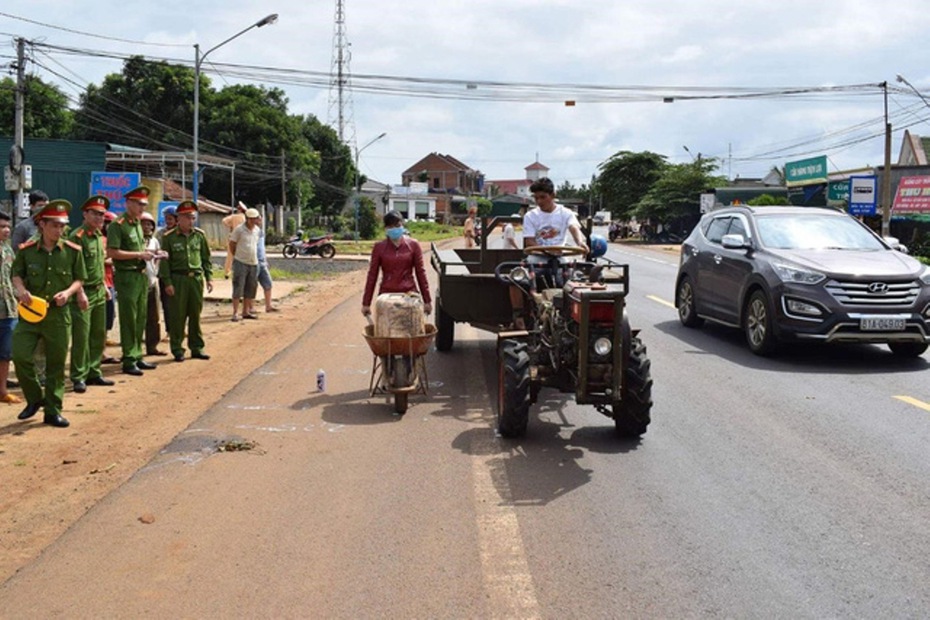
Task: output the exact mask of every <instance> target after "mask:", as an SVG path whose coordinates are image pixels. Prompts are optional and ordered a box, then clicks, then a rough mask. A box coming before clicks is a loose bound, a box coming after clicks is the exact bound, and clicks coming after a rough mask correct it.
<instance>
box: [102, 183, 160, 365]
mask: <svg viewBox="0 0 930 620" xmlns="http://www.w3.org/2000/svg"><path fill="white" fill-rule="evenodd" d="M125 198H126V213H125V214H123V215H121V216H119V217H118V218H116V220H115V221H113V222H111V223H110V225H109V226H107V258H112V259H113V284H114V285H115V287H116V298H117V304H116V306H117V310H118V312H119V340H120V346H121V347H122V349H123V360H122V361H123V372H124V373H126V374H127V375H136V376H141V375H142V371H143V370H152V369H154V368H155V364H150V363H148V362H146V361H145V360H143V359H142V337H143V335H144V333H145V321H146V319H147V317H148V294H149V279H148V275H146V273H145V261H148V260H152V258H153V254H152V252H150V251H148V250H146V249H145V239H143V237H142V224H141V219H140V218H141V217H142V212H143V211H144V210H145V207H146V205H148V203H149V188H147V187H145V186H144V185H142V186H139V187H136V188H135V189H131V190H129V192H128V193H126V194H125Z"/></svg>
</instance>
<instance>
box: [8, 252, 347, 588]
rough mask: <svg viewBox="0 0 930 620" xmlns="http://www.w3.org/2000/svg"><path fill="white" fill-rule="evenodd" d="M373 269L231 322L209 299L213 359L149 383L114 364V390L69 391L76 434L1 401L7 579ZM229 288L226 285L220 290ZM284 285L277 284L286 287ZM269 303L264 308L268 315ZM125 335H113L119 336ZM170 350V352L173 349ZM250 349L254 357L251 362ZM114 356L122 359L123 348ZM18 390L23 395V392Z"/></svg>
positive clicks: (302, 289) (168, 371)
mask: <svg viewBox="0 0 930 620" xmlns="http://www.w3.org/2000/svg"><path fill="white" fill-rule="evenodd" d="M364 278H365V270H364V269H358V270H355V271H350V272H348V273H341V274H338V273H332V274H329V275H328V276H327V277H326V278H325V279H323V280H315V281H312V282H308V283H306V284H305V285H304V286H298V287H296V288H294V287H293V286H292V287H283V286H282V287H281V288H282V289H284V288H291V289H292V290H293V292H292V293H291V295H290V296H288V297H287V298H285V299H283V300H281V301H279V302H278V306H279V307H280V309H281V312H277V313H269V314H265V313H262V314H260V318H259V320H257V321H239V322H238V323H232V322H230V320H229V319H230V316H231V312H232V310H231V306H230V304H229V302H228V301H225V302H221V301H208V302H207V303H206V304H205V307H204V313H203V327H204V337H205V340H206V343H207V347H206V350H205V352H207V353H209V354H210V355H211V356H212V359H210V360H209V361H201V360H191V359H187V360H185V361H184V362H183V363H177V362H174V361H173V359H172V358H171V357H170V356H167V357H150V358H147V359H148V361H150V362H154V363H157V364H158V365H159V367H158V368H157V369H156V370H152V371H148V372H146V373H145V376H144V377H130V376H128V375H124V374H121V373H120V367H119V365H118V364H116V365H105V366H104V367H103V368H104V374H105V376H107V377H109V378H111V379H114V380H115V381H116V385H115V386H114V387H94V386H91V387H89V388H88V390H87V392H86V393H85V394H75V393H73V392H71V391H70V384H69V386H68V390H69V391H68V392H67V393H66V394H65V400H64V412H63V414H64V416H65V417H66V418H68V419H69V420H70V421H71V426H70V427H69V428H66V429H58V428H52V427H50V426H46V425H44V424H42V422H41V420H42V414H41V413H40V414H39V415H37V416H36V418H33V420H30V421H27V422H21V421H18V420H17V419H16V415H17V414H18V413H19V411H20V410H21V408H22V405H3V404H0V540H2V541H3V544H2V545H0V582H2V581H5V580H6V579H8V578H9V577H10V576H11V575H13V573H15V572H16V571H17V570H18V569H19V568H20V567H22V566H24V565H25V564H27V563H28V562H29V561H30V560H32V559H33V558H34V557H36V556H37V555H38V554H39V552H41V550H42V549H43V548H45V547H46V546H47V545H48V544H49V543H51V542H52V541H54V540H55V539H56V538H57V537H58V536H59V535H61V534H62V533H63V532H64V531H65V530H67V528H68V527H69V526H70V525H71V524H72V523H73V522H75V521H76V520H77V519H79V518H80V517H81V515H83V514H84V513H85V512H86V511H87V510H89V509H90V508H91V507H92V506H93V505H94V504H95V503H96V502H97V501H99V500H100V499H101V498H103V497H104V496H105V495H106V494H107V493H109V492H110V491H111V490H113V489H115V488H116V487H118V486H119V485H120V484H122V483H123V482H125V481H126V480H127V479H128V478H129V477H131V476H132V475H133V473H134V472H136V471H137V470H138V469H139V468H140V467H142V466H143V465H145V464H146V463H147V462H148V461H149V460H150V459H152V457H154V456H155V455H156V454H157V453H158V451H159V450H160V449H161V448H162V447H164V446H165V445H166V444H167V443H168V442H170V441H171V439H172V438H173V437H174V436H175V435H177V434H178V433H179V432H181V431H182V430H183V429H185V428H186V427H187V426H189V425H190V424H191V423H192V422H193V421H194V420H196V419H197V418H198V417H199V416H200V415H201V414H202V413H203V412H205V411H206V410H207V409H209V407H210V406H211V405H213V404H214V403H215V402H216V401H218V400H219V399H220V398H221V397H222V396H223V395H224V394H225V393H226V392H228V391H229V390H230V389H232V388H233V387H234V386H235V385H236V384H237V383H238V382H239V381H240V380H241V379H242V378H243V377H245V376H246V375H247V374H248V373H250V372H252V371H253V370H254V369H255V368H257V367H259V366H261V365H262V364H264V363H265V362H266V361H267V360H269V359H270V358H271V357H272V356H274V355H275V354H276V353H277V352H278V351H280V350H281V349H282V348H283V347H285V346H287V345H289V344H290V343H291V342H293V341H294V340H295V339H297V338H298V337H299V336H300V335H301V334H302V333H303V332H304V331H306V330H307V329H308V327H309V326H310V325H311V324H312V323H314V322H315V321H316V320H317V319H319V318H320V317H321V316H323V315H324V314H325V313H326V312H327V311H329V310H330V309H331V308H333V307H334V306H335V305H337V304H339V303H340V302H342V301H344V300H345V299H347V298H348V297H350V296H351V295H354V294H357V293H359V292H360V291H361V290H362V288H363V286H364ZM219 284H222V283H219ZM277 284H278V283H276V285H277ZM263 306H264V304H262V303H260V302H259V303H257V304H256V307H257V308H259V309H261V308H263ZM115 332H116V330H115V329H114V330H113V331H111V337H114V334H115ZM161 348H163V349H164V350H166V351H167V349H168V346H167V343H166V342H163V343H162V345H161ZM244 351H248V354H247V355H243V352H244ZM107 352H108V353H109V354H110V355H113V356H116V357H118V356H119V355H120V353H119V349H118V347H109V348H108V350H107ZM12 392H13V393H15V394H19V395H21V393H20V392H19V391H18V390H12Z"/></svg>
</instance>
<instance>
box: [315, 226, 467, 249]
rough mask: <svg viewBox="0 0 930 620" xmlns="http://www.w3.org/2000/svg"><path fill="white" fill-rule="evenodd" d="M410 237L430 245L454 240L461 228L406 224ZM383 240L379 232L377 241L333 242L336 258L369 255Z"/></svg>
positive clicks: (382, 233)
mask: <svg viewBox="0 0 930 620" xmlns="http://www.w3.org/2000/svg"><path fill="white" fill-rule="evenodd" d="M405 226H406V228H407V230H409V231H410V235H411V236H412V237H413V238H414V239H416V240H417V241H420V242H422V243H431V242H433V241H443V240H445V239H454V238H457V237H461V236H462V227H461V226H447V225H445V224H436V223H434V222H407V224H406V225H405ZM383 239H384V231H383V230H379V235H378V238H377V239H361V240H359V241H334V242H333V245H335V246H336V256H339V254H350V255H363V256H368V255H369V254H371V248H372V247H374V245H375V244H376V243H378V242H379V241H382V240H383Z"/></svg>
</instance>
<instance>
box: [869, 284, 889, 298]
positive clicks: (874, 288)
mask: <svg viewBox="0 0 930 620" xmlns="http://www.w3.org/2000/svg"><path fill="white" fill-rule="evenodd" d="M869 292H870V293H873V294H875V295H884V294H885V293H887V292H888V285H887V284H885V283H884V282H872V283H871V284H869Z"/></svg>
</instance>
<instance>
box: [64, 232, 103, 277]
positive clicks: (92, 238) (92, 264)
mask: <svg viewBox="0 0 930 620" xmlns="http://www.w3.org/2000/svg"><path fill="white" fill-rule="evenodd" d="M71 241H73V242H74V243H76V244H78V245H79V246H81V253H82V254H83V255H84V268H85V269H86V270H87V279H86V280H84V288H93V287H96V286H100V285H101V284H103V263H104V261H105V260H106V258H107V257H106V249H105V248H104V246H103V233H102V232H100V231H99V230H98V231H94V230H91V229H90V228H88V227H87V226H81V227H80V228H78V229H77V230H75V231H74V232H73V233H71Z"/></svg>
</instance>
